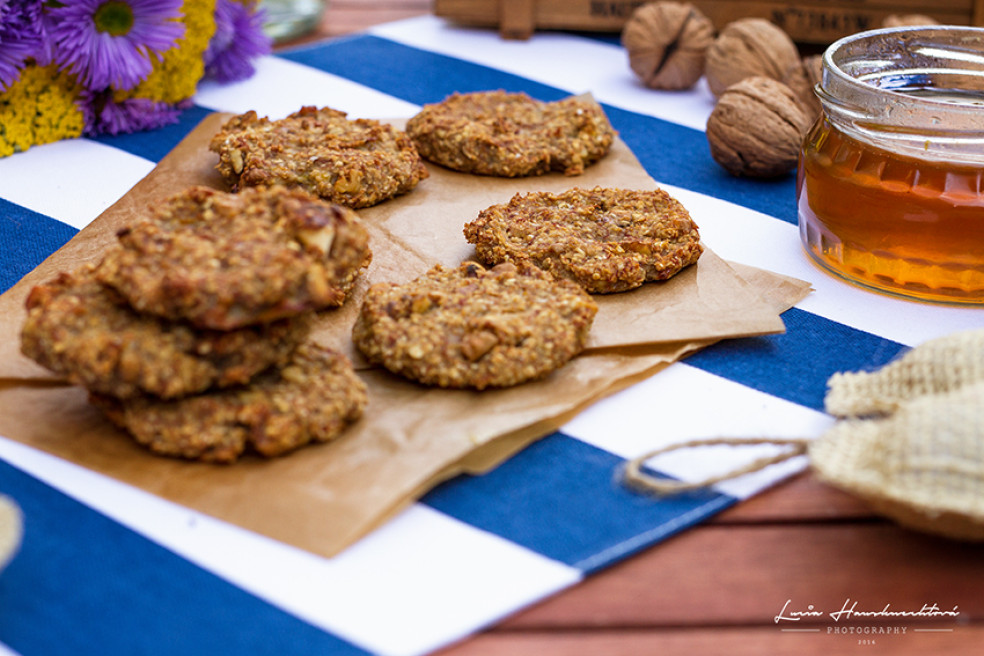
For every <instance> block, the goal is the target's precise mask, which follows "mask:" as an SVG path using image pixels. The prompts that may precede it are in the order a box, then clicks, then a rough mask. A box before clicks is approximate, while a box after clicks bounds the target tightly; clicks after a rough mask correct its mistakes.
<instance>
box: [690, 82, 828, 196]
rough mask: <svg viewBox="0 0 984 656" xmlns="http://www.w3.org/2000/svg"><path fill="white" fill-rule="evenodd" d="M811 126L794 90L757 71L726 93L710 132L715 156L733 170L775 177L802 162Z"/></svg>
mask: <svg viewBox="0 0 984 656" xmlns="http://www.w3.org/2000/svg"><path fill="white" fill-rule="evenodd" d="M809 127H810V122H809V120H808V119H807V117H806V115H805V114H803V111H802V110H801V109H800V107H799V105H798V104H797V102H796V95H795V94H794V93H793V92H792V90H791V89H790V88H789V87H787V86H786V85H785V84H783V83H782V82H778V81H776V80H773V79H772V78H769V77H764V76H760V75H757V76H753V77H749V78H745V79H744V80H742V81H741V82H738V83H736V84H734V85H732V86H730V87H728V89H727V90H726V91H725V92H724V93H722V94H721V97H720V98H719V99H718V102H717V104H716V105H715V106H714V109H713V111H711V115H710V117H708V119H707V132H706V133H707V142H708V144H709V145H710V147H711V157H713V158H714V161H716V162H717V163H718V164H720V165H721V166H723V167H724V168H725V169H726V170H727V171H728V172H730V173H731V174H732V175H736V176H744V177H757V178H771V177H778V176H781V175H785V174H786V173H788V172H789V171H791V170H793V169H794V168H796V162H797V160H798V158H799V153H800V147H801V145H802V142H803V138H804V137H805V136H806V131H807V130H808V129H809Z"/></svg>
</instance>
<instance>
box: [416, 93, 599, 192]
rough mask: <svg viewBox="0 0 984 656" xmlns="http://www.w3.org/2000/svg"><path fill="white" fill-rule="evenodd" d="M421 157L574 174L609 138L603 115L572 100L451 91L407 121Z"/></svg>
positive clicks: (488, 171) (495, 169) (492, 171)
mask: <svg viewBox="0 0 984 656" xmlns="http://www.w3.org/2000/svg"><path fill="white" fill-rule="evenodd" d="M407 134H409V135H410V138H412V139H413V142H414V143H415V144H416V145H417V150H418V151H419V152H420V154H421V156H423V157H424V159H427V160H429V161H432V162H435V163H437V164H440V165H442V166H445V167H447V168H449V169H454V170H456V171H464V172H467V173H477V174H481V175H491V176H498V177H507V178H514V177H521V176H528V175H542V174H544V173H548V172H550V171H562V172H563V173H564V174H565V175H580V174H581V173H584V169H585V167H587V166H589V165H591V164H593V163H594V162H596V161H598V160H599V159H601V158H602V157H604V156H605V155H606V154H607V153H608V150H609V148H610V147H611V145H612V142H613V141H614V139H615V131H614V130H613V129H612V126H611V124H610V123H609V122H608V117H607V116H605V112H604V111H602V109H601V107H600V106H598V105H597V104H595V103H592V102H587V101H584V100H581V99H578V98H565V99H563V100H558V101H555V102H541V101H539V100H535V99H533V98H530V97H529V96H528V95H526V94H525V93H506V92H504V91H482V92H476V93H465V94H458V93H456V94H453V95H451V96H448V97H447V98H445V99H444V100H443V101H441V102H439V103H435V104H432V105H425V106H424V108H423V109H422V110H421V111H420V112H419V113H418V114H417V115H415V116H413V117H412V118H411V119H410V120H409V121H408V122H407Z"/></svg>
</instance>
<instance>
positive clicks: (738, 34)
mask: <svg viewBox="0 0 984 656" xmlns="http://www.w3.org/2000/svg"><path fill="white" fill-rule="evenodd" d="M799 58H800V55H799V51H798V50H797V49H796V44H795V43H793V40H792V39H791V38H790V37H789V35H788V34H786V32H784V31H783V29H782V28H781V27H779V26H777V25H776V24H775V23H770V22H769V21H767V20H765V19H764V18H742V19H739V20H736V21H734V22H732V23H729V24H728V25H726V26H725V28H724V29H723V30H721V33H720V34H718V37H717V38H716V39H715V40H714V43H712V44H711V47H710V48H708V49H707V59H706V62H705V68H704V74H705V76H706V77H707V85H708V86H709V87H710V89H711V93H713V94H714V95H715V96H720V95H721V94H722V93H724V90H725V89H727V88H728V87H730V86H731V85H732V84H734V83H736V82H740V81H741V80H744V79H745V78H746V77H751V76H753V75H762V76H765V77H771V78H772V79H773V80H782V77H783V75H784V74H785V73H786V71H787V70H789V67H790V66H792V65H793V64H795V63H796V62H798V61H799Z"/></svg>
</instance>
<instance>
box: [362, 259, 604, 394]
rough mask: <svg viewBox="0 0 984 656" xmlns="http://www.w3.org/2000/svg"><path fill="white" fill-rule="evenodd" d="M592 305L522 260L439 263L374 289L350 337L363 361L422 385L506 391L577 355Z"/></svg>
mask: <svg viewBox="0 0 984 656" xmlns="http://www.w3.org/2000/svg"><path fill="white" fill-rule="evenodd" d="M597 310H598V308H597V306H596V305H595V303H594V301H593V300H592V299H591V297H590V296H588V295H587V294H586V293H585V292H584V291H583V290H582V289H580V288H579V287H578V286H577V285H575V284H573V283H571V282H568V281H566V280H554V279H553V277H552V276H550V274H548V273H545V272H543V271H541V270H540V269H537V268H536V267H533V266H530V265H521V266H516V265H513V264H502V265H499V266H497V267H494V268H492V269H485V268H484V267H482V266H481V265H480V264H477V263H475V262H467V263H465V264H463V265H461V266H460V267H458V268H455V269H451V268H446V267H443V266H441V265H438V266H436V267H434V268H433V269H431V270H430V271H429V272H428V273H426V274H425V275H423V276H421V277H419V278H417V279H416V280H414V281H412V282H409V283H406V284H402V285H397V284H392V283H380V284H376V285H373V286H372V287H371V288H370V289H369V292H368V294H367V295H366V299H365V303H364V304H363V306H362V310H361V312H360V314H359V317H358V318H357V319H356V323H355V326H354V327H353V331H352V338H353V340H354V342H355V344H356V346H357V347H358V349H359V350H360V351H361V352H362V353H363V355H365V356H366V358H367V359H368V360H369V361H370V362H372V363H375V364H381V365H382V366H384V367H385V368H387V369H389V370H390V371H392V372H394V373H397V374H400V375H402V376H405V377H407V378H410V379H412V380H416V381H419V382H421V383H424V384H427V385H436V386H439V387H451V388H475V389H484V388H486V387H508V386H511V385H516V384H518V383H522V382H525V381H527V380H532V379H534V378H539V377H541V376H545V375H546V374H548V373H549V372H551V371H553V370H554V369H557V368H559V367H560V366H562V365H563V364H564V363H566V362H567V361H568V360H570V359H571V358H572V357H574V356H575V355H576V354H577V353H579V352H580V351H581V350H582V349H583V348H584V343H585V341H586V339H587V336H588V331H589V330H590V328H591V323H592V322H593V321H594V316H595V314H596V312H597Z"/></svg>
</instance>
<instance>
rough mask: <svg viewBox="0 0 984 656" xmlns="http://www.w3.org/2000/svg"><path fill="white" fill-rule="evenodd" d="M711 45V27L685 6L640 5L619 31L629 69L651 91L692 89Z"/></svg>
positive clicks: (696, 12) (695, 11)
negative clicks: (627, 56)
mask: <svg viewBox="0 0 984 656" xmlns="http://www.w3.org/2000/svg"><path fill="white" fill-rule="evenodd" d="M713 42H714V25H713V24H712V23H711V20H710V19H709V18H707V16H705V15H704V14H702V13H701V12H700V10H698V9H697V8H696V7H694V6H693V5H692V4H690V3H689V2H686V3H684V2H651V3H649V4H645V5H642V6H640V7H639V8H638V9H636V10H635V11H634V12H632V15H631V16H630V17H629V20H628V21H627V22H626V23H625V27H624V28H623V30H622V45H623V46H624V47H625V49H626V50H627V51H628V53H629V66H630V67H631V68H632V70H633V71H634V72H635V74H636V75H638V76H639V78H640V79H641V80H642V81H643V82H644V83H645V85H646V86H647V87H650V88H653V89H689V88H690V87H692V86H693V85H694V84H695V83H696V82H697V80H699V79H700V76H701V75H703V74H704V56H705V53H706V52H707V48H708V47H710V45H711V43H713Z"/></svg>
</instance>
